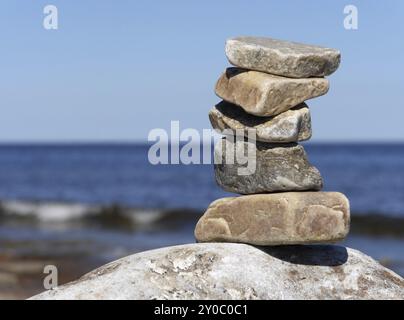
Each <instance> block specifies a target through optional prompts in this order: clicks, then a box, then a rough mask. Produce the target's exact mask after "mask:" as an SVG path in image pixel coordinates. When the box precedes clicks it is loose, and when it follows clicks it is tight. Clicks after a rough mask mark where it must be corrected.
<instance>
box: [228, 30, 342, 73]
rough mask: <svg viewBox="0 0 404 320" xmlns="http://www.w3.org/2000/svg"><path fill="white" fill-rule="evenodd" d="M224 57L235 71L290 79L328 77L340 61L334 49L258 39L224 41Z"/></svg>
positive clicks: (241, 38) (339, 56) (338, 53)
mask: <svg viewBox="0 0 404 320" xmlns="http://www.w3.org/2000/svg"><path fill="white" fill-rule="evenodd" d="M226 56H227V58H228V59H229V61H230V63H231V64H233V65H235V66H237V67H241V68H245V69H251V70H257V71H262V72H267V73H271V74H277V75H281V76H285V77H291V78H308V77H324V76H328V75H330V74H332V73H333V72H334V71H335V70H337V68H338V66H339V63H340V61H341V54H340V52H339V51H338V50H335V49H331V48H325V47H319V46H312V45H307V44H302V43H296V42H289V41H282V40H275V39H271V38H260V37H237V38H234V39H229V40H227V42H226Z"/></svg>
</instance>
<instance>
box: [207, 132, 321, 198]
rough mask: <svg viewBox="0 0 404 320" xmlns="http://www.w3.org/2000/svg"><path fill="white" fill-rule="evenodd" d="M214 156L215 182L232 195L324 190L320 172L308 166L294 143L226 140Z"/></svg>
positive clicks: (216, 147)
mask: <svg viewBox="0 0 404 320" xmlns="http://www.w3.org/2000/svg"><path fill="white" fill-rule="evenodd" d="M254 151H255V152H254ZM214 156H215V165H214V167H215V176H216V181H217V183H218V184H219V185H220V186H221V187H222V188H223V189H224V190H226V191H229V192H235V193H241V194H253V193H263V192H279V191H305V190H314V191H315V190H321V188H322V186H323V180H322V178H321V175H320V172H319V171H318V170H317V169H316V168H315V167H314V166H312V165H311V164H310V163H309V161H308V160H307V156H306V152H305V151H304V149H303V147H302V146H301V145H298V144H295V143H290V144H268V143H264V142H256V143H255V142H254V141H249V142H248V141H239V140H237V139H236V141H232V139H227V138H223V139H222V140H221V141H218V142H217V144H216V146H215V155H214Z"/></svg>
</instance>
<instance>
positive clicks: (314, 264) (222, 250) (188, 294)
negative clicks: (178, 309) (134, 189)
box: [32, 243, 404, 300]
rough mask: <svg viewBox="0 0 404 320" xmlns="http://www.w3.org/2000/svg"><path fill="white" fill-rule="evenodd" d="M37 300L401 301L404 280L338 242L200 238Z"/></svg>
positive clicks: (110, 267) (113, 266)
mask: <svg viewBox="0 0 404 320" xmlns="http://www.w3.org/2000/svg"><path fill="white" fill-rule="evenodd" d="M32 299H34V300H62V299H124V300H131V299H213V300H216V299H217V300H222V299H230V300H232V299H266V300H267V299H282V300H292V299H298V300H301V299H304V300H314V299H397V300H399V299H404V279H403V278H401V277H400V276H398V275H397V274H395V273H394V272H392V271H390V270H389V269H386V268H384V267H383V266H381V265H380V264H379V263H377V262H376V261H374V260H373V259H372V258H370V257H368V256H367V255H365V254H363V253H361V252H359V251H356V250H353V249H349V248H345V247H340V246H322V245H316V246H282V247H267V248H255V247H252V246H249V245H245V244H235V243H200V244H187V245H182V246H176V247H168V248H162V249H158V250H152V251H146V252H142V253H138V254H134V255H131V256H128V257H126V258H122V259H120V260H117V261H115V262H111V263H109V264H107V265H105V266H103V267H100V268H99V269H97V270H94V271H92V272H91V273H89V274H87V275H85V276H83V277H82V278H81V279H79V280H78V281H75V282H72V283H70V284H67V285H64V286H61V287H58V288H55V289H53V290H49V291H46V292H44V293H42V294H39V295H37V296H35V297H33V298H32Z"/></svg>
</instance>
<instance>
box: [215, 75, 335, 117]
mask: <svg viewBox="0 0 404 320" xmlns="http://www.w3.org/2000/svg"><path fill="white" fill-rule="evenodd" d="M328 89H329V84H328V80H327V79H324V78H308V79H291V78H285V77H280V76H274V75H270V74H267V73H263V72H257V71H247V70H244V69H239V68H228V69H227V70H226V72H224V73H223V75H222V76H221V77H220V78H219V80H218V81H217V83H216V89H215V92H216V94H217V95H218V96H219V97H220V98H222V99H223V100H225V101H227V102H231V103H234V104H236V105H238V106H240V107H242V108H243V109H244V110H245V111H246V112H248V113H250V114H253V115H256V116H261V117H267V116H274V115H277V114H280V113H282V112H285V111H287V110H289V109H291V108H293V107H296V106H297V105H299V104H300V103H302V102H304V101H306V100H308V99H311V98H315V97H318V96H321V95H323V94H325V93H327V91H328Z"/></svg>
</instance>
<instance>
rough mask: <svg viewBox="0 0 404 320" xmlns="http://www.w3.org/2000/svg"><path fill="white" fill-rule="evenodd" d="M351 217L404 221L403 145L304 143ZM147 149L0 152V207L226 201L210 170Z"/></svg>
mask: <svg viewBox="0 0 404 320" xmlns="http://www.w3.org/2000/svg"><path fill="white" fill-rule="evenodd" d="M305 148H306V151H307V153H308V156H309V159H310V161H311V162H312V163H313V164H314V165H315V166H316V167H317V168H318V169H319V170H320V172H321V174H322V176H323V178H324V181H325V190H335V191H340V192H343V193H345V194H346V195H347V196H348V198H349V199H350V202H351V208H352V212H354V214H361V213H379V214H384V215H394V216H404V144H384V145H383V144H350V145H349V144H306V145H305ZM147 152H148V146H147V145H53V146H51V145H48V146H44V145H42V146H41V145H26V146H0V200H10V199H17V200H43V201H49V200H52V201H69V202H83V203H98V204H111V203H118V204H122V205H129V206H136V207H141V208H143V207H147V208H196V209H204V208H206V207H207V206H208V205H209V203H210V202H211V201H213V200H215V199H217V198H220V197H223V196H227V195H230V194H228V193H226V192H224V191H222V190H221V189H220V188H219V187H218V186H217V185H216V183H215V181H214V176H213V169H212V166H211V165H151V164H150V163H149V162H148V158H147Z"/></svg>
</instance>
